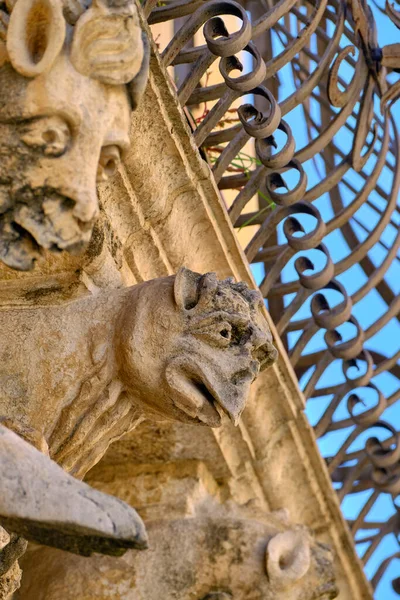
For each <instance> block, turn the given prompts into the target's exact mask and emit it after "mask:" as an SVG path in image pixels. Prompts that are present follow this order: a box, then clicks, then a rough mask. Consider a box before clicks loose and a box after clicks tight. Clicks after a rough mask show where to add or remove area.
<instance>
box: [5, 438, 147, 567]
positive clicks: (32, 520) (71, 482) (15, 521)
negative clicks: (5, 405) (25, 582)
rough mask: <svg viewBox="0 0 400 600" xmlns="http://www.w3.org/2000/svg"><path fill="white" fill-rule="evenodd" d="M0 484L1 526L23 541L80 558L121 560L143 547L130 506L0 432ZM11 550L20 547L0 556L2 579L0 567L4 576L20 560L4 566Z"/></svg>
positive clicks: (138, 523) (138, 522) (141, 528)
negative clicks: (105, 556) (94, 555)
mask: <svg viewBox="0 0 400 600" xmlns="http://www.w3.org/2000/svg"><path fill="white" fill-rule="evenodd" d="M0 480H1V488H2V493H1V496H0V520H1V523H2V525H4V527H6V529H7V530H10V531H13V532H14V533H17V534H19V535H23V536H24V538H25V539H27V540H33V541H35V542H40V543H44V544H49V545H51V546H55V547H57V548H63V549H65V550H69V551H70V552H75V553H77V554H81V555H84V556H89V555H90V554H92V553H93V552H101V553H102V554H111V555H115V556H119V555H121V554H123V553H124V552H125V550H126V549H127V548H141V549H143V548H146V547H147V536H146V532H145V529H144V525H143V523H142V521H141V519H140V518H139V516H138V515H137V514H136V512H135V511H134V510H133V509H132V508H131V507H130V506H128V504H126V503H125V502H121V501H120V500H118V499H116V498H114V497H112V496H108V495H107V494H103V493H101V492H98V491H96V490H94V489H93V488H91V487H90V486H88V485H86V484H85V483H82V482H81V481H78V480H76V479H75V478H73V477H71V476H70V475H68V474H67V473H65V472H64V471H63V470H62V469H61V468H60V467H59V466H58V465H56V464H55V463H54V462H53V461H51V460H49V458H48V457H47V456H45V455H44V454H42V453H41V452H39V451H38V450H36V449H35V448H34V447H33V446H32V445H31V444H28V443H27V442H25V441H24V440H22V439H21V438H20V437H19V436H18V435H16V434H15V433H14V432H12V431H10V430H9V429H7V428H6V427H2V426H0ZM13 546H14V547H15V548H16V550H17V551H18V549H19V546H20V543H19V541H18V540H17V541H16V540H11V542H10V544H9V545H8V546H6V548H5V549H4V550H3V552H2V553H0V576H1V575H3V573H2V572H1V571H2V566H3V569H4V571H3V572H7V571H8V569H7V566H8V568H10V567H11V565H12V563H13V562H14V560H15V558H18V556H16V557H15V558H14V554H15V552H14V553H13V554H12V555H11V556H10V559H11V560H9V559H7V561H6V564H5V565H2V562H4V558H5V557H6V555H7V553H8V554H9V553H10V547H13ZM23 551H24V548H23V549H22V552H23ZM22 552H21V553H22ZM13 559H14V560H13Z"/></svg>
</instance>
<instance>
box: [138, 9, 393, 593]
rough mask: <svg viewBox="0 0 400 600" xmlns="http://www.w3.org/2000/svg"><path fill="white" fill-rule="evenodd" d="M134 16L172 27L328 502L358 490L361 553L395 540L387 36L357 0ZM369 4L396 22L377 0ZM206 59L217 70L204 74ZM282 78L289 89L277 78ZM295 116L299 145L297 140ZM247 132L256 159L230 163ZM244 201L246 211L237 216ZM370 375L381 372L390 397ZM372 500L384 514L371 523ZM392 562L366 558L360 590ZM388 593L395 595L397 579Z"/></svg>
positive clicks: (198, 120) (199, 128)
mask: <svg viewBox="0 0 400 600" xmlns="http://www.w3.org/2000/svg"><path fill="white" fill-rule="evenodd" d="M144 10H145V13H146V16H147V17H148V20H149V23H150V24H158V23H166V22H169V21H173V20H176V19H178V18H179V19H180V21H179V23H182V26H181V27H180V28H179V29H178V30H177V31H175V33H174V35H173V36H172V38H171V40H170V43H169V44H168V45H167V47H166V48H165V49H164V50H163V52H162V54H161V56H162V60H163V62H164V64H165V66H173V67H176V68H177V67H179V68H180V69H181V70H180V73H182V72H183V73H186V75H185V76H184V77H183V79H182V80H181V81H177V82H176V85H177V94H178V98H179V100H180V102H181V104H182V106H183V107H184V108H185V110H186V112H187V114H188V116H189V121H190V123H191V125H192V128H193V136H194V139H195V141H196V143H197V145H198V147H199V148H200V147H201V148H202V151H204V152H205V155H206V156H207V157H208V160H209V164H210V167H211V168H212V170H213V173H214V177H215V180H216V182H217V184H218V186H219V188H220V190H221V194H222V195H223V196H224V194H225V195H226V194H227V193H228V192H229V194H230V196H231V197H232V201H231V202H230V204H229V215H230V218H231V220H232V223H233V225H234V226H235V227H236V228H238V229H240V230H245V229H246V228H249V227H252V228H254V226H256V231H255V233H254V235H252V237H251V239H250V240H249V241H248V243H247V246H246V248H245V252H246V256H247V258H248V260H249V262H250V263H251V264H254V265H257V267H258V268H259V269H260V268H261V270H262V272H263V273H264V275H263V277H262V278H261V280H260V282H259V285H260V289H261V291H262V293H263V295H264V297H265V298H266V299H267V301H268V306H269V309H270V312H271V315H272V317H273V318H274V320H275V323H276V326H277V329H278V332H279V334H280V335H281V337H282V340H283V341H284V344H285V346H286V348H287V349H288V352H289V356H290V360H291V363H292V365H293V367H294V369H295V371H296V373H297V376H298V378H299V381H300V384H301V386H302V389H303V391H304V395H305V397H306V399H307V402H308V405H309V406H311V405H312V403H313V402H314V403H320V404H321V406H323V407H324V409H323V410H319V417H318V419H317V420H316V422H315V433H316V436H317V437H318V438H320V439H321V440H322V441H324V440H326V439H328V436H332V435H333V434H334V433H335V432H336V433H337V432H340V433H341V438H340V439H341V441H340V443H337V442H336V446H334V445H333V446H332V445H331V446H329V447H330V448H333V447H335V450H334V452H333V453H332V455H330V454H329V451H327V452H325V456H326V460H327V464H328V468H329V471H330V473H331V476H332V481H333V485H334V487H335V488H336V489H337V492H338V495H339V498H340V500H341V501H345V500H346V499H347V500H348V499H349V498H355V497H357V498H358V500H357V502H358V514H357V516H356V518H354V519H349V526H350V528H351V531H352V533H353V535H354V538H355V542H356V544H363V545H364V547H366V550H364V551H363V552H361V555H362V558H363V560H364V562H365V563H367V562H368V561H370V560H371V558H373V556H374V553H376V552H377V550H378V547H379V545H380V543H381V542H382V540H383V539H384V538H386V537H388V536H392V537H393V536H395V538H396V539H397V540H398V541H399V540H400V501H399V500H400V434H399V431H398V428H399V426H398V424H397V427H396V422H395V420H396V419H395V417H394V416H393V415H394V412H393V410H392V409H393V407H394V405H395V404H396V403H397V402H398V401H399V400H400V385H399V381H400V365H399V358H400V342H399V341H397V347H395V350H394V352H391V353H389V351H388V349H387V348H386V347H385V343H380V344H379V343H377V342H376V341H375V340H376V339H377V336H379V332H381V331H382V330H384V329H385V328H386V329H387V328H388V327H389V326H390V325H391V324H392V326H393V335H394V336H396V335H397V336H398V335H399V333H398V331H399V330H398V331H397V333H396V330H395V324H398V319H399V314H400V298H399V297H398V296H396V293H395V292H396V290H395V289H394V285H393V281H395V278H396V273H395V272H394V271H393V269H394V268H397V269H398V268H399V252H398V251H399V242H400V233H399V224H400V219H399V217H400V215H399V212H400V206H399V202H398V192H399V184H400V161H399V139H398V132H397V128H396V123H395V121H394V118H393V116H392V114H391V112H390V106H391V105H392V104H393V102H394V100H395V99H396V98H397V97H398V96H400V78H399V77H397V76H396V72H397V71H398V70H399V69H400V44H391V45H387V46H384V47H383V48H380V47H379V46H378V42H377V28H376V24H375V21H374V17H373V12H372V10H371V7H370V6H369V5H368V4H367V2H366V0H347V2H346V1H344V0H299V1H296V0H280V1H278V2H275V0H259V1H255V0H253V1H252V0H247V1H243V2H241V3H238V2H235V1H233V0H225V1H223V0H211V1H204V0H194V1H193V0H177V1H176V0H172V1H168V0H166V1H164V2H162V3H158V2H155V1H153V0H146V1H145V3H144ZM376 10H380V11H381V12H385V13H386V15H387V17H388V21H389V19H390V20H391V21H392V22H393V23H394V24H395V25H396V26H397V27H398V28H400V11H397V10H396V8H395V6H394V5H392V4H391V2H389V0H386V5H385V6H381V7H379V6H378V5H376ZM182 17H185V19H183V20H182ZM229 17H234V18H235V23H236V26H235V30H234V31H233V32H229V31H228V27H227V25H226V19H227V18H229ZM201 31H203V34H204V38H203V40H202V42H201V43H200V45H199V44H198V43H196V41H198V32H201ZM204 42H205V43H204ZM239 55H240V56H239ZM246 57H247V58H246ZM215 62H217V65H218V68H219V72H220V75H221V78H220V81H219V82H217V83H215V82H213V83H209V77H208V73H209V71H210V69H211V68H212V65H213V64H214V63H215ZM249 65H250V66H249ZM182 66H185V69H184V70H183V71H182ZM284 73H286V74H285V75H284V76H283V74H284ZM281 74H282V76H281ZM288 74H289V75H288ZM288 76H290V77H291V78H292V81H293V84H294V85H293V86H292V88H291V89H290V90H289V92H288V91H287V90H285V86H284V85H282V81H283V80H284V77H286V78H287V77H288ZM242 98H244V100H242ZM241 102H243V103H242V104H241ZM238 104H239V105H240V104H241V105H240V106H238ZM237 106H238V108H237V110H236V108H235V107H237ZM199 107H200V108H201V107H203V108H204V110H203V111H201V110H200V117H196V116H195V113H196V111H197V113H198V112H199ZM299 124H300V125H299ZM301 126H302V127H303V130H304V131H305V134H304V135H303V137H305V142H304V143H303V145H302V146H301V147H300V148H299V149H297V148H296V145H297V144H296V131H297V128H298V127H301ZM278 135H279V136H280V138H279V139H281V138H282V136H283V137H284V141H283V142H282V143H279V144H278V142H277V139H278V137H277V136H278ZM251 141H252V142H253V147H254V155H253V156H254V159H253V160H251V161H250V163H249V164H248V165H246V167H244V166H243V167H242V168H240V165H239V168H238V165H237V162H238V156H240V153H241V152H242V150H243V148H244V147H245V146H246V144H248V143H249V142H251ZM235 161H236V162H235ZM233 165H235V167H233ZM293 175H296V181H295V183H294V184H293V183H291V182H292V181H293ZM310 175H311V176H310ZM254 198H256V199H258V204H259V208H258V209H257V210H249V208H248V206H249V204H250V202H251V201H254ZM363 211H364V212H363ZM368 215H369V217H368ZM310 218H311V220H312V222H313V225H312V226H311V227H310V225H309V223H307V224H306V225H305V219H306V220H307V219H308V221H310ZM335 236H336V238H335ZM338 248H339V249H340V251H339V250H338ZM343 249H344V250H346V251H345V252H343ZM377 249H378V250H379V252H380V254H381V255H382V258H381V259H380V260H379V261H377V259H376V256H375V255H376V250H377ZM314 257H317V263H318V264H321V263H322V264H323V266H314V263H315V259H314ZM357 265H358V267H357ZM355 268H358V269H359V275H355V276H354V278H355V280H354V282H353V283H352V282H351V278H352V277H353V275H352V273H354V271H355ZM393 272H394V275H393V274H392V275H390V274H391V273H393ZM398 273H399V272H397V276H398ZM357 280H358V285H357ZM346 282H347V283H346ZM349 285H350V290H349ZM371 294H375V295H378V296H379V302H380V305H382V306H384V309H383V310H380V312H379V311H378V310H377V309H374V306H377V304H374V303H373V302H372V303H369V305H368V306H369V310H370V311H372V314H371V315H370V316H369V318H368V319H367V321H368V324H367V326H365V327H362V326H361V324H360V319H359V318H357V316H356V315H357V314H359V313H360V311H359V310H358V307H360V306H362V305H364V304H365V300H366V299H368V298H369V297H370V296H371ZM335 296H336V298H338V297H339V298H340V300H339V301H337V300H336V303H335V301H333V302H332V297H335ZM374 310H376V314H373V313H374ZM364 320H365V319H364ZM346 328H347V329H346ZM348 329H350V330H351V334H350V335H348V331H347V330H348ZM398 339H399V338H398V337H397V340H398ZM393 345H394V346H396V343H394V344H393ZM357 369H358V371H357ZM383 375H386V376H390V378H391V389H393V392H391V393H390V395H388V396H385V395H384V393H383V392H382V384H381V379H382V376H383ZM371 394H374V395H375V400H374V401H372V403H371V401H369V402H368V405H367V407H366V408H365V410H363V411H362V412H361V411H360V407H361V406H362V404H363V402H364V399H365V397H366V396H367V397H368V398H369V397H370V396H371ZM399 404H400V403H399ZM327 447H328V446H327ZM363 493H364V496H363V497H362V498H361V499H360V494H363ZM383 497H385V498H386V499H391V502H392V504H393V510H392V515H391V516H390V517H389V518H387V513H386V512H385V514H382V515H381V518H380V519H379V518H376V516H374V515H375V513H376V512H377V511H376V509H377V507H378V505H379V502H380V501H381V499H382V498H383ZM378 512H379V511H378ZM398 558H400V552H396V553H394V554H393V555H392V556H389V557H385V558H384V560H383V561H382V562H381V564H379V565H378V566H377V567H376V568H375V572H374V574H373V575H372V577H371V581H372V584H373V585H374V587H376V586H377V585H378V584H379V582H380V580H381V579H382V577H384V576H385V572H386V571H387V569H388V567H389V566H390V564H391V562H392V561H393V560H395V559H398ZM374 564H375V563H374ZM393 589H394V590H395V591H396V592H397V593H398V594H399V595H400V578H399V579H395V580H394V581H393Z"/></svg>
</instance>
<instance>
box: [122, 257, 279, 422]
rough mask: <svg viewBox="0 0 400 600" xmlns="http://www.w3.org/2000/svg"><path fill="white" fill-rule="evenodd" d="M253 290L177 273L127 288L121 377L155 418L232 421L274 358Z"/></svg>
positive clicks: (258, 298) (213, 277) (186, 272)
mask: <svg viewBox="0 0 400 600" xmlns="http://www.w3.org/2000/svg"><path fill="white" fill-rule="evenodd" d="M261 305H262V298H261V295H260V293H259V292H257V291H254V290H249V289H248V287H247V286H246V285H245V284H243V283H237V284H236V283H233V281H232V280H229V279H228V280H225V281H218V280H217V278H216V275H215V274H214V273H207V274H206V275H199V274H197V273H193V272H192V271H189V270H188V269H181V270H180V271H179V273H178V274H177V276H176V277H175V278H164V279H160V280H158V281H152V282H149V284H144V285H141V286H137V288H133V290H132V298H131V302H128V306H127V308H126V309H125V311H124V312H123V314H122V318H121V320H120V328H119V332H120V333H119V335H118V338H117V356H118V362H119V364H120V365H121V372H120V378H121V380H122V382H123V384H124V387H125V388H126V389H128V390H129V389H130V390H131V391H132V394H133V395H134V396H135V398H136V400H138V401H139V402H141V403H142V404H143V405H145V406H147V407H149V408H150V410H152V411H153V412H154V413H156V414H159V415H162V416H164V417H169V418H171V419H174V420H178V421H183V422H192V423H199V424H203V425H208V426H211V427H218V426H219V425H220V424H221V413H222V412H224V413H226V414H227V415H228V416H229V417H230V418H231V420H232V421H233V422H234V423H235V424H237V422H238V420H239V417H240V415H241V413H242V411H243V409H244V406H245V403H246V400H247V397H248V394H249V389H250V385H251V383H252V382H253V380H254V379H255V378H256V376H257V375H258V373H259V371H260V370H261V369H264V368H265V367H267V366H269V365H270V364H271V363H273V362H274V361H275V359H276V356H277V352H276V350H275V348H274V346H273V344H272V336H271V333H270V330H269V328H268V325H267V322H266V321H265V318H264V317H263V315H262V313H261V310H260V309H261Z"/></svg>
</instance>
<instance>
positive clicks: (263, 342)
mask: <svg viewBox="0 0 400 600" xmlns="http://www.w3.org/2000/svg"><path fill="white" fill-rule="evenodd" d="M250 342H251V345H252V356H253V358H254V359H255V360H257V361H258V362H259V363H260V371H262V370H263V369H266V368H267V367H269V366H270V365H272V364H273V363H274V362H275V361H276V359H277V358H278V351H277V349H276V348H275V346H274V345H273V343H272V338H271V334H270V333H269V332H266V331H263V330H262V329H261V328H260V327H253V330H252V335H251V338H250Z"/></svg>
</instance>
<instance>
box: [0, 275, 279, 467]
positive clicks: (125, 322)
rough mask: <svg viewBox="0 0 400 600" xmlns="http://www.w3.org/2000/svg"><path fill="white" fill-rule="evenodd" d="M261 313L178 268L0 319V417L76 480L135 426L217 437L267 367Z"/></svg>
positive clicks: (252, 298) (238, 292)
mask: <svg viewBox="0 0 400 600" xmlns="http://www.w3.org/2000/svg"><path fill="white" fill-rule="evenodd" d="M261 306H262V301H261V296H260V294H259V292H257V291H254V290H249V289H248V287H247V286H246V285H245V284H242V283H233V281H232V280H229V279H228V280H226V281H218V280H217V278H216V276H215V274H212V273H208V274H206V275H199V274H197V273H193V272H192V271H189V270H188V269H184V268H183V269H181V270H180V271H179V273H178V275H177V276H176V277H175V276H171V277H165V278H160V279H156V280H152V281H149V282H146V283H143V284H140V285H137V286H133V287H131V288H125V289H118V290H113V291H111V292H107V293H99V294H98V295H92V296H87V297H84V298H81V299H79V300H76V301H74V302H72V303H70V304H67V305H62V306H48V305H44V306H43V307H39V306H36V307H34V308H29V309H28V308H24V309H23V310H4V311H1V312H0V327H1V330H2V331H3V332H4V335H3V336H2V338H1V340H0V357H1V373H2V376H1V377H0V398H1V401H0V418H1V417H2V418H3V424H4V425H6V426H8V427H10V428H11V429H13V430H14V431H16V432H17V433H18V434H19V435H21V436H22V437H24V438H25V439H26V440H27V441H30V442H31V443H33V444H34V445H35V446H36V447H37V448H38V449H40V450H42V451H44V452H45V453H48V454H49V455H50V457H51V458H53V459H54V460H56V461H57V462H58V463H59V464H60V465H61V466H62V467H63V468H64V469H65V470H67V471H69V472H70V473H71V474H73V475H75V476H77V477H83V476H84V474H85V473H86V472H87V470H88V469H89V468H91V467H92V466H93V465H94V464H95V463H96V462H97V461H98V460H99V459H100V458H101V457H102V456H103V454H104V452H105V451H106V449H107V447H108V445H109V444H110V442H111V441H112V440H115V439H118V438H119V437H121V436H122V435H123V434H125V433H127V432H128V431H130V430H131V429H132V428H133V427H134V426H135V425H136V424H137V423H139V422H140V421H141V420H142V419H143V418H144V417H145V416H148V417H151V418H155V419H160V418H162V419H165V418H167V419H172V420H178V421H183V422H189V423H194V424H200V425H208V426H212V427H216V426H218V425H219V424H220V422H221V414H222V413H223V412H225V413H227V414H228V415H229V416H230V418H231V419H232V420H233V421H234V422H235V423H237V421H238V419H239V417H240V414H241V412H242V411H243V409H244V407H245V403H246V399H247V396H248V392H249V388H250V384H251V382H252V381H253V380H254V379H255V377H256V376H257V374H258V372H259V370H260V369H263V368H265V367H266V366H267V365H269V364H271V362H273V361H274V360H275V358H276V350H275V348H274V346H273V344H272V338H271V333H270V331H269V328H268V325H267V323H266V321H265V319H264V317H263V315H262V312H261V310H260V308H261ZM28 332H29V334H28ZM38 339H42V340H43V343H42V344H41V347H40V351H37V347H36V340H38Z"/></svg>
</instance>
